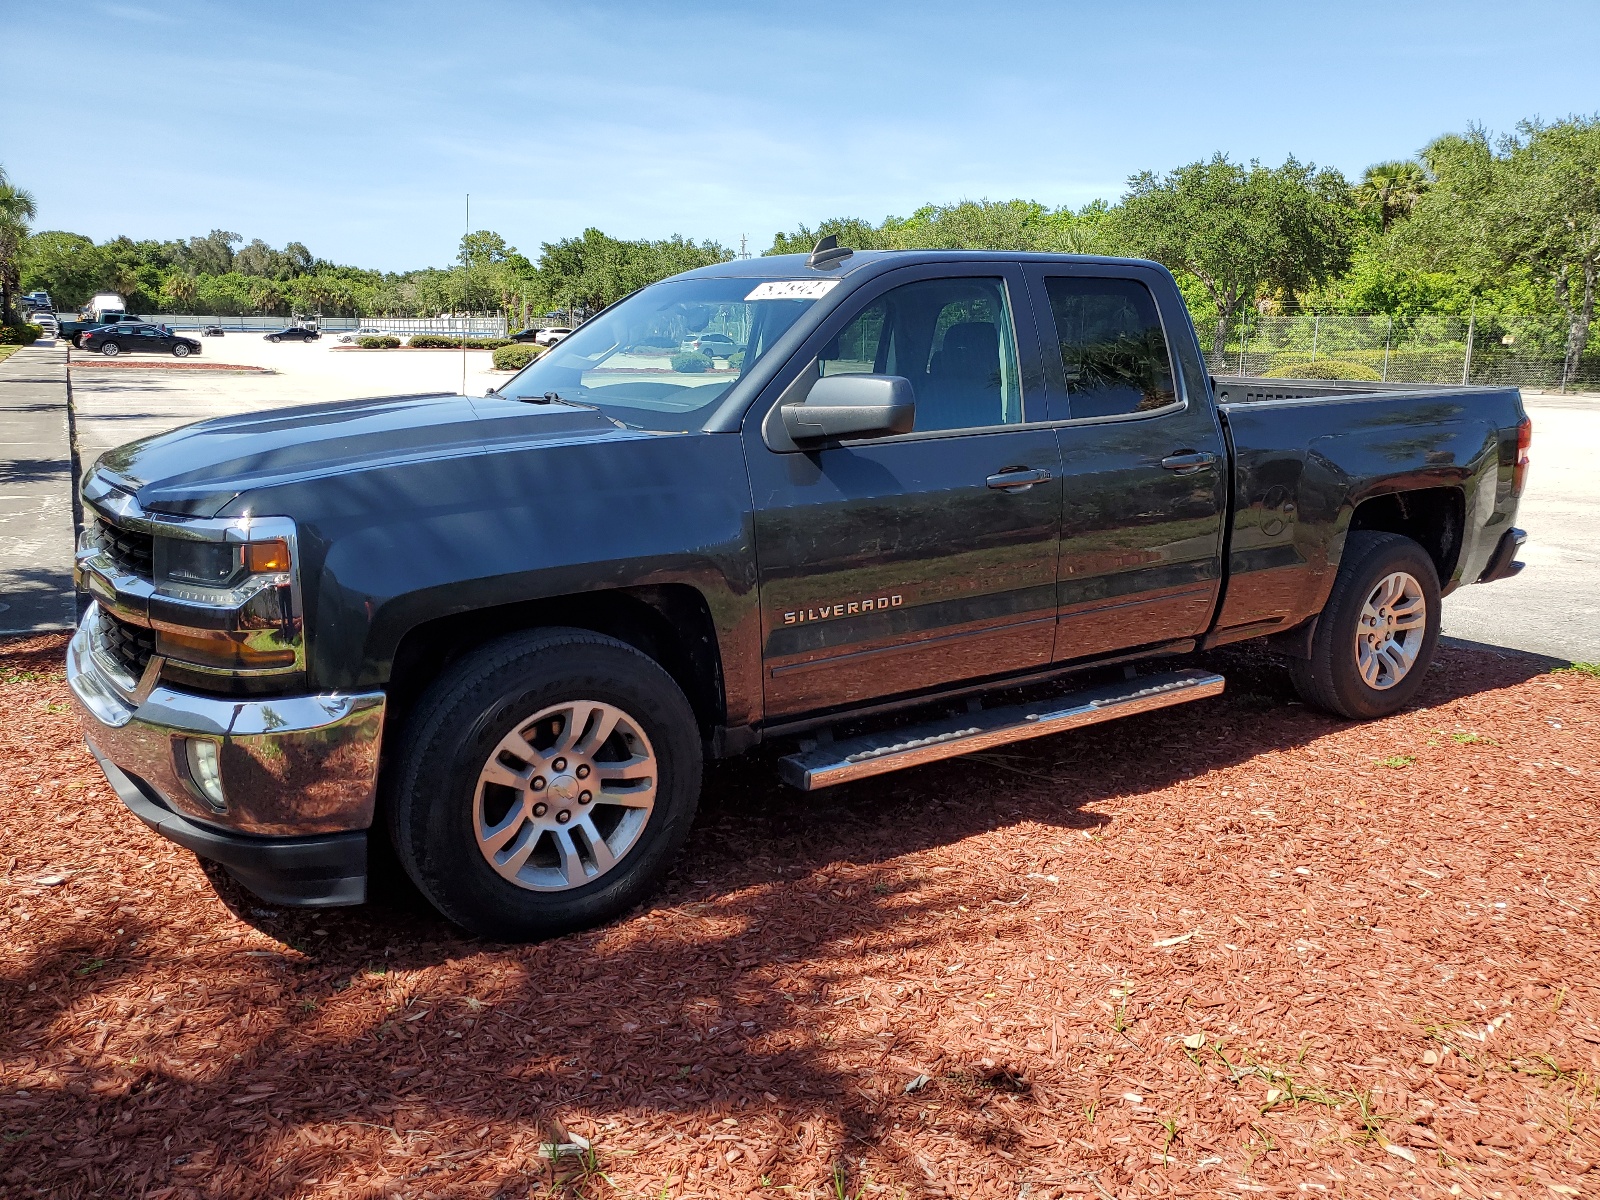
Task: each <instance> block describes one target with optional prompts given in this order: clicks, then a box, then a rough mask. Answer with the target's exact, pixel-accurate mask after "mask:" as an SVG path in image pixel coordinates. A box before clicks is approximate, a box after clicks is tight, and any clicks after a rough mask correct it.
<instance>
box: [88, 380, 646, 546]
mask: <svg viewBox="0 0 1600 1200" xmlns="http://www.w3.org/2000/svg"><path fill="white" fill-rule="evenodd" d="M639 436H649V435H641V434H639V433H638V432H636V431H633V430H629V429H627V428H626V427H624V426H621V425H619V424H618V423H617V422H615V421H612V420H611V419H610V418H608V417H604V416H602V415H600V414H599V413H598V412H595V411H594V410H593V409H588V408H579V407H576V406H573V405H566V404H559V403H557V404H527V403H524V402H522V401H517V400H505V399H501V398H500V397H498V396H487V397H483V398H481V399H479V398H473V397H468V396H457V395H422V396H393V397H385V398H383V399H377V400H345V401H339V402H337V403H333V404H318V405H309V406H306V407H303V408H280V409H273V410H270V411H267V412H258V413H249V414H245V415H242V416H237V417H218V418H216V419H214V420H210V421H201V422H199V423H198V424H194V425H186V426H184V427H183V428H181V429H174V430H172V431H170V432H168V433H163V434H158V435H157V436H155V437H150V438H144V439H142V440H140V441H137V442H129V443H128V444H127V445H125V446H118V447H117V448H116V449H115V450H108V451H107V452H106V453H104V454H102V455H101V456H100V459H99V461H98V462H97V463H96V464H95V471H96V472H97V473H98V474H99V475H100V476H101V477H102V478H103V479H104V480H105V482H107V483H109V484H110V485H112V486H113V487H115V488H117V489H118V490H120V491H123V492H127V493H129V494H131V495H133V496H134V497H135V498H137V500H138V502H139V506H140V507H141V508H143V509H145V510H146V511H147V512H164V513H172V514H175V515H180V516H188V517H210V516H214V515H215V514H216V513H217V512H218V511H220V510H221V509H222V508H223V507H224V506H225V505H227V504H228V503H229V502H230V501H232V500H234V499H235V498H237V497H238V496H240V495H242V494H243V493H245V492H249V491H253V490H255V489H258V488H263V487H271V486H275V485H279V484H285V483H295V482H299V481H302V480H306V479H313V478H317V477H319V476H328V475H335V474H342V473H346V472H353V471H362V470H369V469H372V468H374V467H384V466H395V465H399V464H402V463H407V462H417V461H427V460H434V461H437V460H440V459H447V458H460V457H468V456H473V455H481V454H486V453H488V452H489V450H490V449H491V448H496V447H500V446H505V445H511V444H522V443H529V444H531V443H551V442H560V441H568V440H573V439H586V440H587V439H594V438H606V437H618V438H629V437H639Z"/></svg>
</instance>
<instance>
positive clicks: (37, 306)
mask: <svg viewBox="0 0 1600 1200" xmlns="http://www.w3.org/2000/svg"><path fill="white" fill-rule="evenodd" d="M17 303H18V304H20V305H21V306H22V308H23V309H24V310H27V309H32V310H34V311H36V312H55V309H56V306H55V305H54V304H53V303H52V302H51V300H50V293H49V292H45V291H38V292H27V293H26V294H24V295H22V296H20V297H18V300H17Z"/></svg>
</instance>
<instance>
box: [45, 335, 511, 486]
mask: <svg viewBox="0 0 1600 1200" xmlns="http://www.w3.org/2000/svg"><path fill="white" fill-rule="evenodd" d="M187 332H190V333H191V334H192V333H193V331H187ZM199 340H200V342H201V345H202V346H203V347H204V348H203V349H202V350H201V352H200V354H199V355H198V356H195V357H191V358H188V359H185V360H183V361H182V362H181V363H180V362H179V361H178V360H176V359H169V358H166V357H165V356H156V355H120V356H118V357H117V358H116V359H114V360H111V362H112V365H109V366H107V365H101V363H100V362H99V361H98V360H96V358H95V356H93V355H86V354H82V353H78V352H74V354H73V356H72V362H73V370H72V399H73V409H74V417H75V421H76V426H77V438H78V457H79V460H80V461H81V462H82V463H83V464H84V465H85V466H87V465H88V464H90V463H92V462H93V461H94V460H95V459H96V458H97V457H99V455H101V454H102V453H104V452H105V451H107V450H109V449H111V448H112V447H113V446H120V445H122V444H123V443H124V442H130V441H133V440H134V439H135V438H142V437H149V436H151V435H152V434H157V433H161V432H162V431H164V430H167V429H172V428H174V427H175V426H178V425H187V424H188V423H189V422H191V421H203V420H205V419H206V418H208V417H220V416H227V415H231V414H235V413H242V412H254V411H257V410H260V409H267V408H282V407H287V406H289V405H296V404H319V403H323V402H325V401H329V400H353V399H357V398H359V397H363V396H403V395H407V394H415V393H419V392H459V391H461V390H462V357H463V356H462V355H461V353H460V352H458V351H454V350H355V349H348V348H339V342H338V340H337V338H336V337H333V336H328V335H325V336H324V337H322V338H321V339H320V340H319V341H315V342H280V343H278V344H276V345H274V344H273V343H271V342H268V341H266V340H265V339H264V338H263V337H262V336H261V335H259V334H255V333H242V334H235V333H230V334H228V335H227V336H225V337H220V338H200V339H199ZM465 357H466V376H465V378H466V390H467V394H468V395H477V396H481V395H482V394H483V393H484V392H485V391H486V390H488V389H489V388H490V387H493V386H494V385H495V384H496V383H503V382H504V381H505V380H506V378H507V376H506V375H505V373H504V372H495V371H494V370H493V366H494V363H493V356H492V355H491V354H490V352H489V351H487V350H468V351H467V353H466V355H465ZM145 363H149V364H151V365H150V366H145V365H142V364H145ZM223 363H228V364H236V365H239V366H244V367H255V368H263V370H261V371H253V372H250V373H233V372H222V371H216V370H206V369H196V368H197V367H198V368H205V367H210V366H215V365H220V364H223ZM130 364H131V365H130ZM165 368H170V369H165ZM269 372H270V373H269Z"/></svg>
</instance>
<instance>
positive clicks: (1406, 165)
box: [1355, 159, 1428, 233]
mask: <svg viewBox="0 0 1600 1200" xmlns="http://www.w3.org/2000/svg"><path fill="white" fill-rule="evenodd" d="M1427 190H1428V173H1427V171H1425V170H1424V169H1423V166H1422V164H1421V163H1419V162H1412V161H1411V160H1409V159H1406V160H1402V161H1397V162H1382V163H1378V164H1377V165H1375V166H1371V167H1368V168H1367V173H1366V175H1364V176H1363V177H1362V180H1361V182H1360V184H1358V185H1357V187H1356V189H1355V201H1356V207H1357V208H1364V209H1367V210H1368V211H1370V212H1374V213H1376V214H1377V217H1378V226H1379V228H1380V229H1381V230H1382V231H1383V232H1384V233H1388V232H1389V226H1391V225H1393V224H1394V223H1395V222H1396V221H1398V220H1399V219H1400V218H1401V217H1408V216H1410V215H1411V210H1412V209H1413V208H1415V207H1416V204H1417V201H1418V200H1419V199H1421V198H1422V193H1423V192H1425V191H1427Z"/></svg>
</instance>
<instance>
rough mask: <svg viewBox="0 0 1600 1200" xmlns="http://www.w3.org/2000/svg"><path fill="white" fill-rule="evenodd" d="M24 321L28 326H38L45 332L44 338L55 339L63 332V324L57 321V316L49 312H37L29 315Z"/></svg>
mask: <svg viewBox="0 0 1600 1200" xmlns="http://www.w3.org/2000/svg"><path fill="white" fill-rule="evenodd" d="M23 319H24V320H25V321H27V322H28V324H30V325H37V326H38V327H39V328H40V329H42V330H44V333H43V334H42V335H41V336H43V337H47V338H55V337H56V336H57V335H58V334H60V332H61V322H60V321H58V320H56V314H55V313H53V312H50V311H49V310H36V311H34V312H31V313H29V314H28V315H27V316H26V317H24V318H23Z"/></svg>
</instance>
